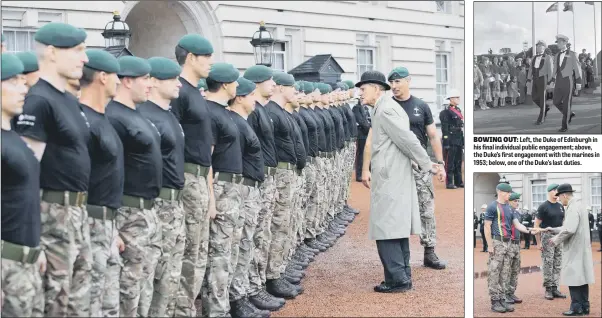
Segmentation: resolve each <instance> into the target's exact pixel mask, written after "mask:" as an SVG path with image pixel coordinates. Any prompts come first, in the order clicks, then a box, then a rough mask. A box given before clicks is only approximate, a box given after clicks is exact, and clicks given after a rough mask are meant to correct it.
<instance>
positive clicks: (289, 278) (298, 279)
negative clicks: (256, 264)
mask: <svg viewBox="0 0 602 318" xmlns="http://www.w3.org/2000/svg"><path fill="white" fill-rule="evenodd" d="M281 278H284V280H286V281H287V282H289V283H291V284H299V283H300V282H301V277H294V276H290V275H289V274H288V273H286V272H284V274H282V276H281Z"/></svg>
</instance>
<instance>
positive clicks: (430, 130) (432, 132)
mask: <svg viewBox="0 0 602 318" xmlns="http://www.w3.org/2000/svg"><path fill="white" fill-rule="evenodd" d="M426 134H427V135H428V137H429V140H430V142H431V147H432V148H433V153H434V154H435V159H436V160H437V161H443V147H442V146H441V138H440V137H439V134H438V133H437V126H436V125H435V123H432V124H430V125H428V126H426Z"/></svg>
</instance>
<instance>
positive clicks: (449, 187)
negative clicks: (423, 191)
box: [445, 184, 458, 189]
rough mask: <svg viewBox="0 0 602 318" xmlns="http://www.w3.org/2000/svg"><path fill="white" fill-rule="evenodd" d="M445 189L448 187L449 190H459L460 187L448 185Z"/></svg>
mask: <svg viewBox="0 0 602 318" xmlns="http://www.w3.org/2000/svg"><path fill="white" fill-rule="evenodd" d="M445 187H446V188H448V189H457V188H458V187H456V186H455V185H453V184H448V185H446V186H445Z"/></svg>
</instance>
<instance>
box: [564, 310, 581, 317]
mask: <svg viewBox="0 0 602 318" xmlns="http://www.w3.org/2000/svg"><path fill="white" fill-rule="evenodd" d="M562 314H563V315H564V316H583V315H584V314H585V313H584V312H583V310H581V309H579V310H572V309H569V311H565V312H563V313H562Z"/></svg>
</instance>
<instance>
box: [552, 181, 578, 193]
mask: <svg viewBox="0 0 602 318" xmlns="http://www.w3.org/2000/svg"><path fill="white" fill-rule="evenodd" d="M556 191H558V192H556V196H559V195H561V194H563V193H573V192H575V190H573V187H571V185H570V184H568V183H563V184H561V185H559V186H558V188H557V189H556Z"/></svg>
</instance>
